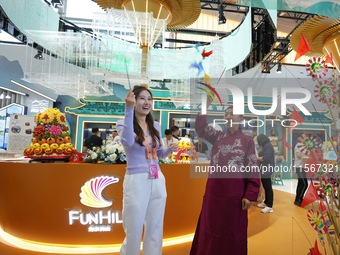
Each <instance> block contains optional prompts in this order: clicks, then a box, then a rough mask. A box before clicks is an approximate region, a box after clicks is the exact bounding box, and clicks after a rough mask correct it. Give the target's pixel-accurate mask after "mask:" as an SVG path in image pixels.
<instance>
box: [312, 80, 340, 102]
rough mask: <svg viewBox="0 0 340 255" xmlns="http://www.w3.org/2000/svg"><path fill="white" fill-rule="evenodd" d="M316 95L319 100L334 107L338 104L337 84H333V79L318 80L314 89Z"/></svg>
mask: <svg viewBox="0 0 340 255" xmlns="http://www.w3.org/2000/svg"><path fill="white" fill-rule="evenodd" d="M314 96H315V98H316V99H317V100H318V101H319V102H321V103H325V104H328V105H329V106H331V107H332V108H334V107H335V106H336V86H333V84H332V79H327V80H324V81H320V82H318V84H316V86H315V89H314Z"/></svg>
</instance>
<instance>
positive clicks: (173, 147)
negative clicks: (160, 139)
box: [168, 143, 178, 152]
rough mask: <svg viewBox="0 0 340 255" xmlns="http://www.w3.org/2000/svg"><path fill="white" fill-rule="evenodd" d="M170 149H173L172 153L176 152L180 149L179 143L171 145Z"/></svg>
mask: <svg viewBox="0 0 340 255" xmlns="http://www.w3.org/2000/svg"><path fill="white" fill-rule="evenodd" d="M168 147H169V148H170V149H171V151H172V152H175V151H177V149H178V144H177V143H170V144H169V146H168Z"/></svg>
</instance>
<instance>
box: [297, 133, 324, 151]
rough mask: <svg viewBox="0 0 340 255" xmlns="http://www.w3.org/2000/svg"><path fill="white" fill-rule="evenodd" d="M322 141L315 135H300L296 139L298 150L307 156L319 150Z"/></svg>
mask: <svg viewBox="0 0 340 255" xmlns="http://www.w3.org/2000/svg"><path fill="white" fill-rule="evenodd" d="M321 145H322V140H321V139H320V137H318V136H317V135H315V134H302V135H300V136H299V137H298V145H297V147H298V149H299V151H301V153H303V154H305V155H307V156H309V155H310V153H311V152H312V151H316V150H318V149H320V146H321Z"/></svg>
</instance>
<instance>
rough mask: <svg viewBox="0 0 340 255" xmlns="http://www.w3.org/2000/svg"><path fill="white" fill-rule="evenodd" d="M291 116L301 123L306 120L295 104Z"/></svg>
mask: <svg viewBox="0 0 340 255" xmlns="http://www.w3.org/2000/svg"><path fill="white" fill-rule="evenodd" d="M291 118H292V119H293V120H295V121H296V122H297V123H301V124H302V123H303V122H304V121H305V120H304V118H303V117H302V116H301V115H300V114H299V113H298V111H297V110H295V108H294V106H293V112H292V115H291Z"/></svg>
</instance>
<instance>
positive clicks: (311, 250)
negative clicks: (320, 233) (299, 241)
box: [309, 240, 322, 255]
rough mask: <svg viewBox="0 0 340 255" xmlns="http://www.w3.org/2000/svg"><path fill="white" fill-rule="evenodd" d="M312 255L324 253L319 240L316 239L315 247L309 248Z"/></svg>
mask: <svg viewBox="0 0 340 255" xmlns="http://www.w3.org/2000/svg"><path fill="white" fill-rule="evenodd" d="M309 251H310V255H322V253H321V252H320V251H319V248H318V242H317V241H316V240H315V244H314V247H313V248H311V249H309Z"/></svg>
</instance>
